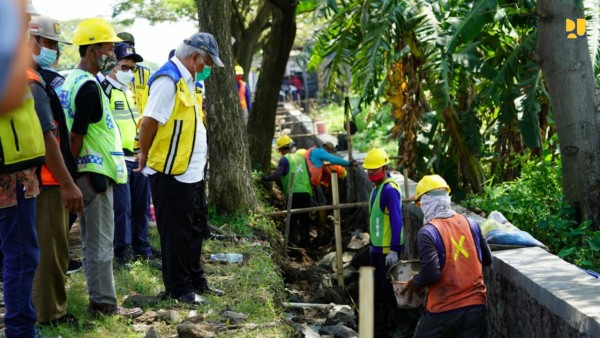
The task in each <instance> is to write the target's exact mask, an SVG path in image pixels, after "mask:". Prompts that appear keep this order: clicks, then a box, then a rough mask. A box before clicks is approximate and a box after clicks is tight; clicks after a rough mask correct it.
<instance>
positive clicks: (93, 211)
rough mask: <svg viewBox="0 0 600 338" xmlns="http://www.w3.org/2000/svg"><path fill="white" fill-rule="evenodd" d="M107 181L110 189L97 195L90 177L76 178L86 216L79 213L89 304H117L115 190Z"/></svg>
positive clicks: (85, 175)
mask: <svg viewBox="0 0 600 338" xmlns="http://www.w3.org/2000/svg"><path fill="white" fill-rule="evenodd" d="M106 180H107V187H108V188H107V190H106V191H105V192H102V193H97V192H96V191H94V189H93V188H92V186H91V185H90V182H89V179H88V175H87V174H84V175H83V176H82V177H80V178H78V179H77V186H78V187H79V189H81V193H82V194H83V203H84V207H83V213H80V214H79V223H80V228H81V244H82V249H81V252H82V256H83V268H84V271H85V279H86V281H87V287H88V295H89V297H90V302H94V303H101V304H112V305H116V304H117V294H116V291H115V280H114V277H113V262H112V261H113V238H114V234H115V219H114V212H113V190H112V189H113V187H112V186H111V185H110V184H108V179H106Z"/></svg>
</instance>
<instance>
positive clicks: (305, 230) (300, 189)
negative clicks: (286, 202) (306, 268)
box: [260, 135, 312, 247]
mask: <svg viewBox="0 0 600 338" xmlns="http://www.w3.org/2000/svg"><path fill="white" fill-rule="evenodd" d="M275 144H276V145H277V150H279V153H280V154H281V158H280V159H279V163H278V164H277V169H275V172H274V173H272V174H271V175H268V176H263V177H262V178H261V179H260V180H261V181H263V182H270V181H274V180H276V179H278V178H281V181H282V186H283V193H284V195H285V198H286V199H287V196H288V193H289V191H288V189H289V184H290V176H291V175H290V174H291V173H294V182H293V187H292V189H293V191H292V209H302V208H309V207H310V200H311V198H312V186H311V185H310V176H309V175H308V167H307V166H306V160H305V159H304V157H303V156H302V155H301V154H297V153H292V145H293V140H292V138H291V137H289V136H287V135H283V136H281V137H279V138H278V139H277V141H276V142H275ZM309 233H310V217H309V216H308V213H299V214H293V215H291V219H290V241H291V242H292V243H294V244H296V245H298V246H300V247H307V246H308V245H309V243H310V236H309ZM298 237H300V238H299V239H298Z"/></svg>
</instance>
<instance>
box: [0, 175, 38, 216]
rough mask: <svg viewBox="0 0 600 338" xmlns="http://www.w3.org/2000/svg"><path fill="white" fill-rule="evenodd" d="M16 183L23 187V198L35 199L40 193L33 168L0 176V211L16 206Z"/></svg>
mask: <svg viewBox="0 0 600 338" xmlns="http://www.w3.org/2000/svg"><path fill="white" fill-rule="evenodd" d="M17 183H21V184H22V185H23V189H25V198H32V197H36V196H37V195H39V193H40V186H39V181H38V178H37V175H36V174H35V168H30V169H25V170H19V171H15V172H12V173H6V174H0V209H4V208H8V207H13V206H15V205H17V189H16V187H17Z"/></svg>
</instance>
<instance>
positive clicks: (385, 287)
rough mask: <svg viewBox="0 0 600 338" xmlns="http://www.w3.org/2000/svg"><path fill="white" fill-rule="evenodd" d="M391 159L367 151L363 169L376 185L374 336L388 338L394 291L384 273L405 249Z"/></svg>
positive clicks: (371, 210)
mask: <svg viewBox="0 0 600 338" xmlns="http://www.w3.org/2000/svg"><path fill="white" fill-rule="evenodd" d="M389 163H390V158H389V156H388V155H387V153H386V152H385V150H383V149H379V148H374V149H371V150H369V152H368V153H367V156H366V157H365V162H364V163H363V167H364V168H365V169H366V170H367V174H368V176H369V180H370V181H371V182H373V183H375V186H374V187H373V191H372V192H371V197H370V198H369V215H370V220H369V227H370V235H371V266H373V267H374V268H375V337H389V335H390V334H392V333H393V330H394V328H395V326H396V322H397V318H396V316H397V304H396V296H395V295H394V289H393V287H392V284H391V283H390V281H389V280H388V279H387V278H386V275H387V270H388V269H389V268H390V267H391V266H393V265H394V264H396V263H397V262H398V256H399V255H400V253H401V251H402V250H403V248H404V237H403V236H402V199H401V194H400V189H399V187H398V183H396V181H394V180H393V179H392V178H391V177H390V176H389V174H388V170H389V167H388V165H389Z"/></svg>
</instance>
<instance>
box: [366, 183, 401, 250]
mask: <svg viewBox="0 0 600 338" xmlns="http://www.w3.org/2000/svg"><path fill="white" fill-rule="evenodd" d="M388 183H389V184H390V186H391V187H392V188H394V189H396V190H397V191H398V194H400V189H399V188H398V183H397V182H396V181H394V179H393V178H388V179H386V180H385V181H383V183H381V184H380V185H379V186H375V187H374V188H373V190H372V191H371V195H370V197H369V215H370V218H369V230H370V235H371V244H372V245H373V246H376V247H380V248H383V253H388V252H389V251H390V244H391V242H392V228H391V226H390V215H389V211H388V209H387V208H386V209H385V210H381V203H380V201H381V191H382V190H383V187H384V186H385V185H386V184H388ZM373 196H375V199H373ZM400 196H402V194H400ZM398 207H399V208H400V206H398ZM398 244H400V245H402V244H404V232H402V234H401V235H400V243H398Z"/></svg>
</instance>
